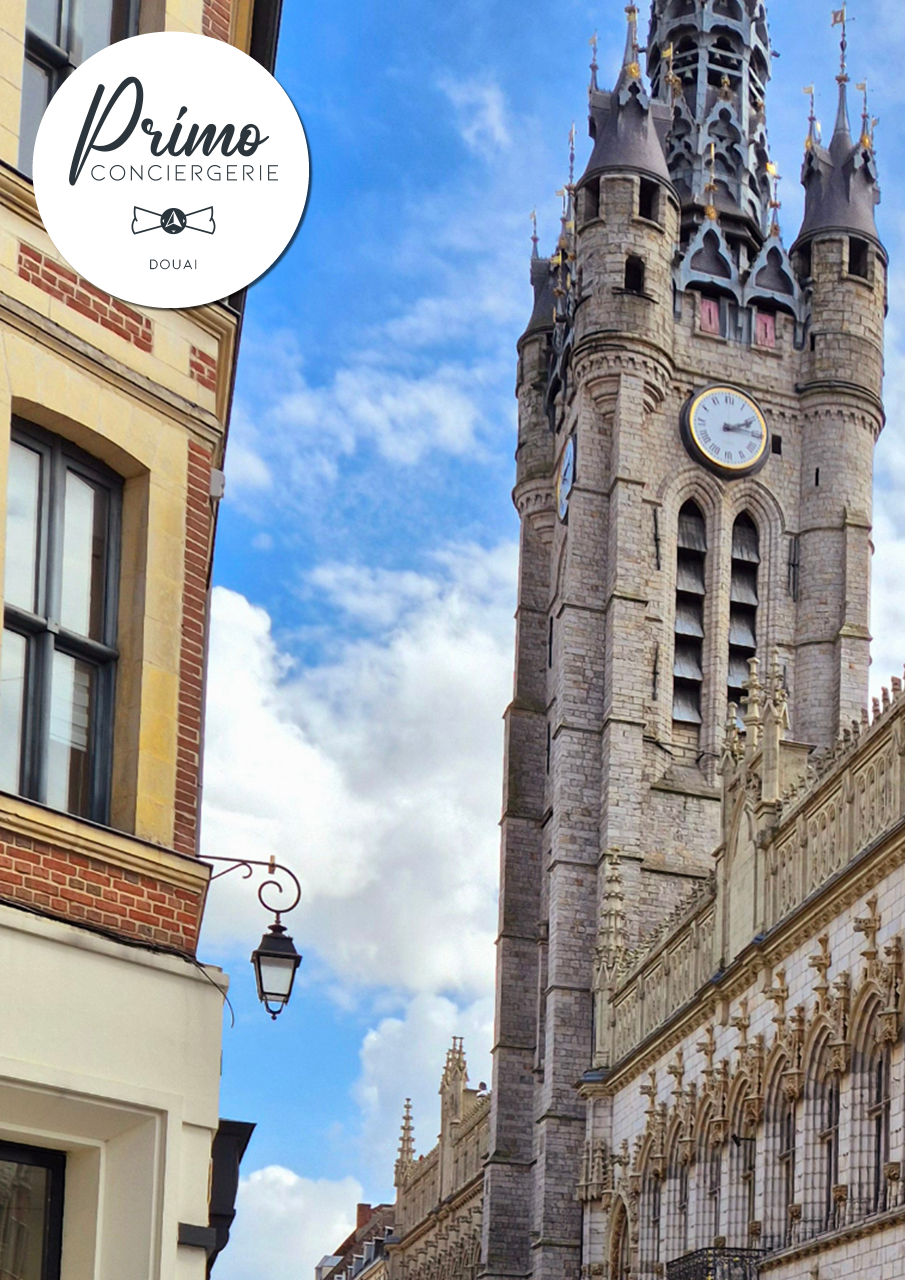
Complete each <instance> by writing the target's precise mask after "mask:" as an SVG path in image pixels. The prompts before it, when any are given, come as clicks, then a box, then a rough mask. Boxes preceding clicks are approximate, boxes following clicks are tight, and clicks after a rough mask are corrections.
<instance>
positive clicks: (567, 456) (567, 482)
mask: <svg viewBox="0 0 905 1280" xmlns="http://www.w3.org/2000/svg"><path fill="white" fill-rule="evenodd" d="M574 483H575V437H574V436H569V438H568V440H567V441H566V447H565V449H564V450H563V455H562V462H561V463H560V467H559V479H558V480H557V482H556V506H557V509H558V510H559V518H560V520H565V518H566V516H567V515H568V514H569V494H570V493H571V492H572V486H573V484H574Z"/></svg>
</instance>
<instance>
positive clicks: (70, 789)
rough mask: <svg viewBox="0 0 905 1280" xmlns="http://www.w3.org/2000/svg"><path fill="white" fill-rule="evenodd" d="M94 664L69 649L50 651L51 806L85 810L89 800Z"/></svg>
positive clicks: (48, 767) (49, 800)
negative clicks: (77, 656)
mask: <svg viewBox="0 0 905 1280" xmlns="http://www.w3.org/2000/svg"><path fill="white" fill-rule="evenodd" d="M94 677H95V668H94V667H92V666H91V665H90V664H89V663H87V662H81V661H80V660H79V659H78V658H71V657H70V656H69V654H68V653H60V652H59V650H57V652H55V653H54V655H53V679H52V683H51V694H50V751H49V753H48V758H47V803H48V804H49V805H50V806H51V807H52V808H54V809H67V810H68V811H69V812H70V813H79V814H87V813H88V812H89V809H90V802H91V785H90V770H89V747H90V732H89V731H90V727H91V721H92V716H93V711H94V693H95V678H94Z"/></svg>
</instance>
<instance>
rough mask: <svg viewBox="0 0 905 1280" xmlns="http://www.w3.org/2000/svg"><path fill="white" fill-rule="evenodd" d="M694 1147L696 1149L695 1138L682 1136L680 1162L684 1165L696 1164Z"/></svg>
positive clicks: (680, 1140)
mask: <svg viewBox="0 0 905 1280" xmlns="http://www.w3.org/2000/svg"><path fill="white" fill-rule="evenodd" d="M694 1149H695V1140H694V1138H680V1139H679V1164H682V1165H692V1164H694Z"/></svg>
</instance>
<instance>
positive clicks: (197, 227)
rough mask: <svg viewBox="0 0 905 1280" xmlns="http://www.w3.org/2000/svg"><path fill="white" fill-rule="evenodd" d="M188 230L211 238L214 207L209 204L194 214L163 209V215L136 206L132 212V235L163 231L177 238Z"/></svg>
mask: <svg viewBox="0 0 905 1280" xmlns="http://www.w3.org/2000/svg"><path fill="white" fill-rule="evenodd" d="M186 228H188V229H189V230H190V231H203V232H204V234H205V235H208V236H212V235H213V234H214V232H215V231H216V230H217V224H216V223H215V222H214V206H213V205H212V204H209V205H208V206H207V208H205V209H196V210H195V211H194V213H183V212H182V210H181V209H175V208H173V209H164V211H163V213H154V212H153V211H152V210H151V209H140V208H139V207H138V205H136V206H135V208H134V209H133V210H132V234H133V236H140V235H141V234H142V233H143V232H145V231H160V230H163V231H165V232H166V233H167V235H171V236H178V235H179V233H180V232H181V231H185V230H186Z"/></svg>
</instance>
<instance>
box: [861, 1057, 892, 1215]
mask: <svg viewBox="0 0 905 1280" xmlns="http://www.w3.org/2000/svg"><path fill="white" fill-rule="evenodd" d="M890 1066H891V1052H890V1046H889V1045H888V1044H883V1045H879V1046H878V1047H877V1049H876V1050H875V1052H874V1053H873V1054H872V1055H871V1056H870V1058H869V1059H868V1080H867V1085H868V1108H867V1118H868V1125H869V1128H868V1142H869V1151H870V1159H869V1163H867V1166H866V1167H867V1173H868V1176H869V1177H870V1183H869V1185H868V1188H867V1193H868V1194H867V1211H868V1213H882V1212H883V1211H884V1210H885V1209H886V1165H887V1163H888V1161H889V1110H890Z"/></svg>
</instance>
